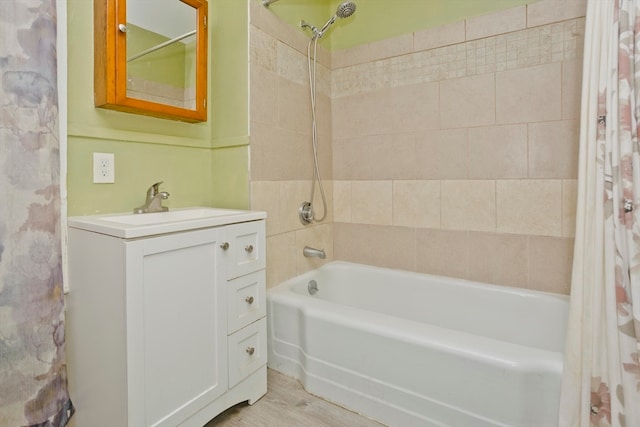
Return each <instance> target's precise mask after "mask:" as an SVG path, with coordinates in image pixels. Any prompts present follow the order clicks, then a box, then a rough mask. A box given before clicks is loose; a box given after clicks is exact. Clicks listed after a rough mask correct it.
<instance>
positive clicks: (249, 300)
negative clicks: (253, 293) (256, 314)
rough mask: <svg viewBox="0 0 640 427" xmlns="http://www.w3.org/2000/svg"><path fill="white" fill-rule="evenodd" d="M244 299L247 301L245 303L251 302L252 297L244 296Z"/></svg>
mask: <svg viewBox="0 0 640 427" xmlns="http://www.w3.org/2000/svg"><path fill="white" fill-rule="evenodd" d="M244 300H245V301H246V302H247V304H253V297H246V298H245V299H244Z"/></svg>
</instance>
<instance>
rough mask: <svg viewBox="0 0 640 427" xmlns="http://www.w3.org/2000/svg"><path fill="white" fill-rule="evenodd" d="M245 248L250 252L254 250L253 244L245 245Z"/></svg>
mask: <svg viewBox="0 0 640 427" xmlns="http://www.w3.org/2000/svg"><path fill="white" fill-rule="evenodd" d="M244 250H245V251H247V252H249V253H251V252H253V245H248V246H245V247H244Z"/></svg>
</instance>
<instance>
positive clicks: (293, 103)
mask: <svg viewBox="0 0 640 427" xmlns="http://www.w3.org/2000/svg"><path fill="white" fill-rule="evenodd" d="M249 3H250V8H251V9H250V21H251V25H250V37H249V40H250V42H249V45H250V46H249V67H250V72H249V74H250V91H249V92H250V113H249V116H250V136H251V208H252V209H257V210H264V211H266V212H267V215H268V218H267V286H274V285H277V284H278V283H280V282H282V281H284V280H286V279H288V278H291V277H294V276H296V275H298V274H301V273H303V272H305V271H308V270H311V269H314V268H317V267H319V266H320V265H321V264H322V263H324V262H328V261H330V260H332V259H333V224H332V222H333V219H332V218H333V203H332V193H333V185H332V179H333V176H332V141H331V97H330V93H331V71H330V69H331V67H330V54H329V53H328V52H327V51H326V50H325V49H323V48H321V47H320V46H318V64H317V101H316V102H317V106H316V113H317V123H318V137H319V139H318V159H319V162H320V170H321V174H322V175H321V176H322V180H323V183H324V187H325V194H326V196H327V199H328V203H329V205H328V208H327V212H328V213H327V218H326V219H325V220H324V221H322V222H320V223H317V224H314V225H311V226H304V225H302V223H301V222H300V220H299V219H298V208H299V206H300V204H301V203H302V202H303V201H308V200H309V198H310V195H311V179H312V176H313V175H312V173H313V163H312V162H313V155H312V148H311V114H310V111H311V110H310V95H309V89H308V87H309V80H308V71H307V68H308V64H307V59H306V55H307V48H308V38H307V37H306V36H305V35H304V34H303V33H302V32H301V31H299V30H298V29H294V28H292V27H290V26H289V25H288V24H286V23H284V22H283V21H280V20H279V19H278V18H277V17H276V16H275V15H273V14H272V13H271V12H270V11H269V9H267V8H265V7H263V6H262V5H261V3H260V2H259V1H251V2H249ZM315 193H316V194H315V196H316V197H315V201H314V205H315V206H316V212H317V215H318V216H321V215H322V213H323V210H322V202H321V199H320V197H319V190H318V187H316V191H315ZM305 245H309V246H311V247H315V248H318V249H324V250H325V252H326V253H327V259H326V260H324V261H323V260H320V259H318V258H305V257H303V256H302V249H303V248H304V246H305Z"/></svg>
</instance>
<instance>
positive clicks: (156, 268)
mask: <svg viewBox="0 0 640 427" xmlns="http://www.w3.org/2000/svg"><path fill="white" fill-rule="evenodd" d="M87 218H90V217H76V218H75V219H72V218H70V220H69V246H68V250H69V283H70V291H69V294H68V298H67V302H68V305H67V319H68V320H67V325H68V326H67V335H68V336H67V352H68V365H69V382H70V388H71V391H72V393H73V399H74V403H75V405H76V409H77V412H76V414H75V416H74V417H73V420H74V423H75V424H74V425H75V426H76V427H84V426H92V427H101V426H105V427H107V426H109V427H111V426H119V427H151V426H153V427H176V426H183V427H202V426H203V425H204V424H206V423H207V422H208V421H209V420H210V419H212V418H213V417H215V416H216V415H217V414H219V413H220V412H222V411H224V410H225V409H227V408H228V407H230V406H233V405H234V404H236V403H239V402H242V401H247V400H248V401H249V403H253V402H255V401H256V400H257V399H259V398H260V397H261V396H262V395H264V394H265V393H266V353H267V352H266V335H265V323H266V319H265V314H266V313H265V273H264V268H265V231H264V220H263V218H264V214H262V213H257V217H256V218H257V219H253V220H249V221H247V222H242V223H229V224H227V223H225V221H220V219H218V220H217V221H215V222H214V225H213V226H210V227H203V228H198V229H193V230H191V229H189V228H188V227H187V228H186V229H185V230H179V231H172V232H168V233H163V232H162V231H163V229H162V227H160V228H157V227H156V228H155V229H153V231H150V233H153V234H149V235H145V234H144V233H142V234H143V235H141V236H138V237H134V238H127V237H122V236H114V235H110V234H105V230H100V231H101V232H97V231H96V229H95V227H91V226H87V224H84V223H83V222H82V221H91V220H90V219H87ZM249 218H253V217H252V216H249ZM234 220H237V218H235V219H234V218H233V215H232V217H231V218H228V219H227V221H231V222H232V221H234ZM221 222H222V223H221ZM154 225H157V224H154ZM198 225H202V224H201V223H198ZM144 226H146V224H144V225H143V226H142V227H144ZM87 228H88V229H87ZM92 228H93V229H92ZM158 230H159V231H158ZM107 232H108V231H107ZM112 234H118V233H112ZM129 234H131V233H129ZM134 234H135V233H134Z"/></svg>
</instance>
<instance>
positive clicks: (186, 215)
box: [68, 207, 266, 239]
mask: <svg viewBox="0 0 640 427" xmlns="http://www.w3.org/2000/svg"><path fill="white" fill-rule="evenodd" d="M264 218H266V214H265V213H264V212H258V211H242V210H233V209H218V208H208V207H193V208H180V209H172V210H169V211H167V212H156V213H147V214H133V213H116V214H104V215H88V216H77V217H71V218H69V220H68V223H69V227H71V228H80V229H83V230H89V231H95V232H96V233H102V234H108V235H110V236H115V237H122V238H125V239H128V238H136V237H146V236H153V235H157V234H165V233H174V232H179V231H188V230H195V229H198V228H206V227H215V226H220V225H227V224H233V223H236V222H244V221H253V220H258V219H264Z"/></svg>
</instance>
